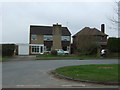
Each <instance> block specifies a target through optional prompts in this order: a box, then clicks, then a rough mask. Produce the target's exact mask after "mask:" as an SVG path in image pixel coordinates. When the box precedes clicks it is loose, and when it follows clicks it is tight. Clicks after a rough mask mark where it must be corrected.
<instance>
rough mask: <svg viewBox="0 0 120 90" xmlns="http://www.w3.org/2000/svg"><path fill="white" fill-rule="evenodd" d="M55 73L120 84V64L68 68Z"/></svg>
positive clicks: (57, 70) (59, 69)
mask: <svg viewBox="0 0 120 90" xmlns="http://www.w3.org/2000/svg"><path fill="white" fill-rule="evenodd" d="M54 72H55V73H58V74H61V75H64V76H67V77H71V78H75V79H82V80H90V81H98V82H118V64H110V65H79V66H68V67H62V68H58V69H56V70H55V71H54Z"/></svg>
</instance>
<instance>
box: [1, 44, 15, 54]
mask: <svg viewBox="0 0 120 90" xmlns="http://www.w3.org/2000/svg"><path fill="white" fill-rule="evenodd" d="M14 50H15V44H2V56H12V55H13V54H14Z"/></svg>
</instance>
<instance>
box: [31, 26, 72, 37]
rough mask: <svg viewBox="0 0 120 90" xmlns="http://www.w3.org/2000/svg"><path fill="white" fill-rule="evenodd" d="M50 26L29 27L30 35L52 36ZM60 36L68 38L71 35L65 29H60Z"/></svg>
mask: <svg viewBox="0 0 120 90" xmlns="http://www.w3.org/2000/svg"><path fill="white" fill-rule="evenodd" d="M52 30H53V27H52V26H35V25H30V33H31V34H40V35H52ZM62 35H63V36H70V35H71V33H70V31H69V30H68V28H67V27H62Z"/></svg>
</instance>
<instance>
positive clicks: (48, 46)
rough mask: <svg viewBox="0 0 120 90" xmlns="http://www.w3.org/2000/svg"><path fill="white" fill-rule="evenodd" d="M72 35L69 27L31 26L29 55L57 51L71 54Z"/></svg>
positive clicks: (54, 25) (56, 25) (57, 25)
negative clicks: (60, 50)
mask: <svg viewBox="0 0 120 90" xmlns="http://www.w3.org/2000/svg"><path fill="white" fill-rule="evenodd" d="M70 44H71V33H70V31H69V30H68V28H67V27H62V25H59V24H58V23H57V24H53V26H37V25H30V37H29V45H30V47H29V54H42V53H44V52H47V51H51V50H55V49H63V50H64V51H69V52H70Z"/></svg>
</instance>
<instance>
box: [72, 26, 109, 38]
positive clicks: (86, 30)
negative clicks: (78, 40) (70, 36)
mask: <svg viewBox="0 0 120 90" xmlns="http://www.w3.org/2000/svg"><path fill="white" fill-rule="evenodd" d="M77 35H102V36H104V35H107V34H105V33H103V32H101V31H99V30H98V29H96V28H89V27H85V28H83V29H82V30H81V31H79V32H78V33H76V34H75V35H74V36H77Z"/></svg>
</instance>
